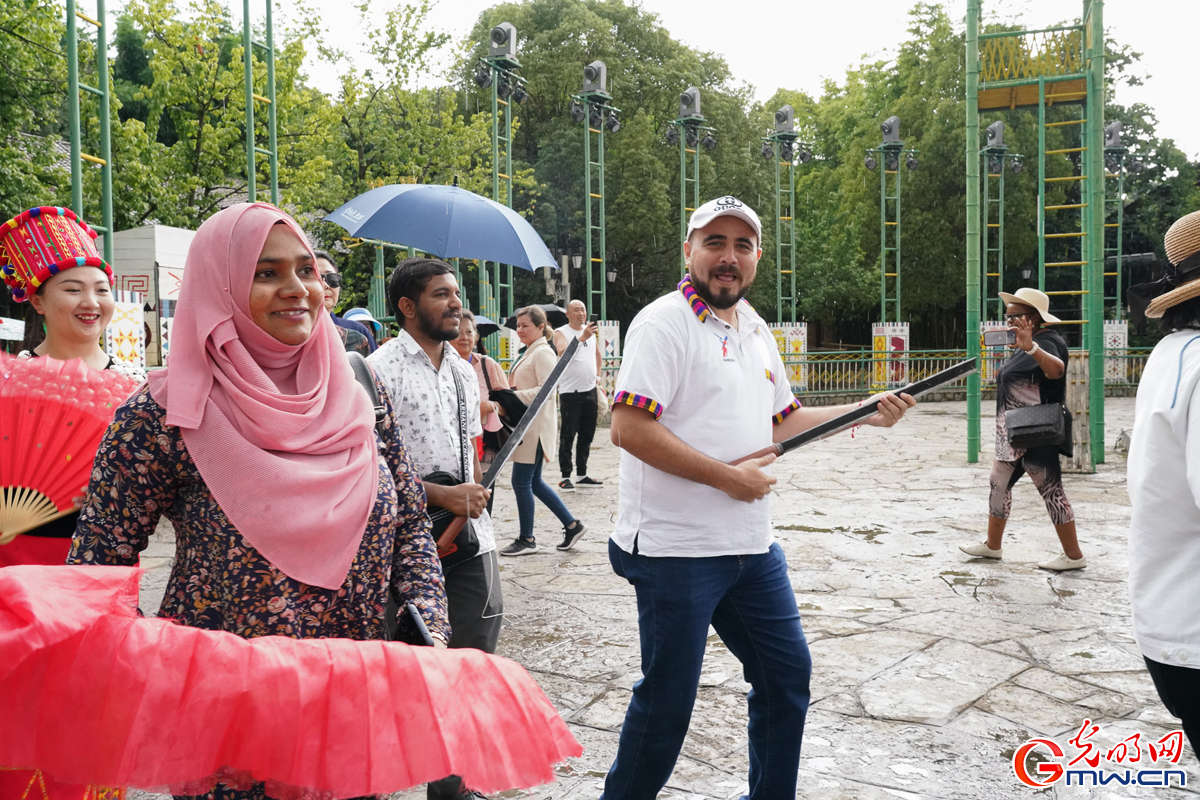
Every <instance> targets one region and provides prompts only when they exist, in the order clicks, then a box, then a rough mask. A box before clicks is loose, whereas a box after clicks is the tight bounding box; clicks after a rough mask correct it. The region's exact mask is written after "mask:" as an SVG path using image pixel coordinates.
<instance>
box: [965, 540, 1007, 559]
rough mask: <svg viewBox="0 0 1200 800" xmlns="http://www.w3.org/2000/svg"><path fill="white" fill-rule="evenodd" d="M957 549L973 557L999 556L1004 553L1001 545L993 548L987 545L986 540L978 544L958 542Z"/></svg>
mask: <svg viewBox="0 0 1200 800" xmlns="http://www.w3.org/2000/svg"><path fill="white" fill-rule="evenodd" d="M958 549H959V550H962V551H963V552H964V553H966V554H967V555H969V556H974V557H975V558H999V557H1000V556H1002V555H1004V548H1003V547H997V548H996V549H995V550H993V549H992V548H990V547H988V546H987V542H980V543H979V544H960V545H959V546H958Z"/></svg>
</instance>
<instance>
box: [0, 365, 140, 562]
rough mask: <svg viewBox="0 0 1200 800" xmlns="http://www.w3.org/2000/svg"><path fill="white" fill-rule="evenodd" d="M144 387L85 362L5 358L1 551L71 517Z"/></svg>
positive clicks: (0, 393) (0, 406)
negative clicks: (121, 413)
mask: <svg viewBox="0 0 1200 800" xmlns="http://www.w3.org/2000/svg"><path fill="white" fill-rule="evenodd" d="M137 386H138V381H137V380H136V379H134V378H130V377H128V376H125V375H121V374H119V373H117V372H115V371H113V370H96V369H92V368H91V367H89V366H87V365H86V364H85V363H83V361H82V360H80V359H75V360H73V361H58V360H55V359H53V358H29V359H17V358H13V357H11V356H6V355H2V354H0V545H2V544H7V543H8V542H10V541H12V540H13V539H14V538H16V537H17V536H18V535H19V534H21V533H24V532H25V531H27V530H31V529H33V528H36V527H38V526H39V525H44V524H46V523H47V522H50V521H51V520H53V519H55V518H57V517H61V516H65V515H66V514H69V513H71V511H73V510H74V506H73V503H72V501H73V499H74V498H75V497H77V496H79V494H81V492H80V489H81V487H84V486H86V485H87V483H88V478H89V476H90V474H91V471H92V460H93V459H94V458H95V456H96V448H97V447H99V445H100V439H101V437H102V436H103V435H104V431H105V429H106V428H107V427H108V424H109V423H110V422H112V418H113V414H115V413H116V410H117V406H119V405H120V404H121V403H122V402H123V401H124V400H125V399H126V398H127V397H129V395H131V394H132V393H133V390H134V389H136V388H137Z"/></svg>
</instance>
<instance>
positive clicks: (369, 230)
mask: <svg viewBox="0 0 1200 800" xmlns="http://www.w3.org/2000/svg"><path fill="white" fill-rule="evenodd" d="M325 220H326V221H327V222H332V223H334V224H335V225H340V226H341V227H343V228H345V229H346V231H347V232H348V233H349V234H350V235H351V236H359V237H361V238H364V239H379V240H381V241H384V242H392V243H394V244H401V245H405V246H408V247H414V248H416V249H417V250H420V251H422V252H425V253H433V254H434V255H437V256H441V257H442V258H476V259H479V260H480V261H496V262H498V263H501V264H512V265H513V266H517V267H523V268H524V269H528V270H534V269H537V268H538V267H557V266H558V265H557V264H555V263H554V256H552V255H551V254H550V251H549V250H548V249H547V248H546V244H545V242H543V241H542V239H541V237H540V236H538V233H537V231H535V230H534V229H533V226H532V225H530V224H529V223H528V222H526V221H525V219H524V218H523V217H522V216H521V215H520V214H518V213H517V212H515V211H513V210H512V209H511V208H508V207H507V206H503V205H501V204H499V203H497V202H495V201H493V200H489V199H487V198H486V197H480V196H479V195H477V194H475V193H474V192H468V191H467V190H466V189H460V188H458V187H457V186H435V185H432V184H424V183H406V184H401V185H398V186H380V187H379V188H378V189H372V190H371V191H369V192H366V193H365V194H360V195H359V196H358V197H356V198H354V199H353V200H351V201H350V202H349V203H346V204H345V205H344V206H342V207H341V208H339V209H338V210H336V211H334V212H333V213H332V214H330V215H329V216H327V217H325Z"/></svg>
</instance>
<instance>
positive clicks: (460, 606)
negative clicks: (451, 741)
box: [425, 550, 504, 800]
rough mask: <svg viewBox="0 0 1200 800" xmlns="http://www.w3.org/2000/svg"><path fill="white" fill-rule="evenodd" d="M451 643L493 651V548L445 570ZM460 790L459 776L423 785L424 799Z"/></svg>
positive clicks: (499, 604)
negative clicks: (424, 786)
mask: <svg viewBox="0 0 1200 800" xmlns="http://www.w3.org/2000/svg"><path fill="white" fill-rule="evenodd" d="M446 601H447V604H448V606H449V612H450V630H451V634H450V646H451V647H474V648H475V649H477V650H482V651H483V652H485V653H495V652H496V642H497V640H498V639H499V638H500V624H501V623H502V622H503V621H504V596H503V592H502V591H501V589H500V566H499V564H498V563H497V559H496V551H495V550H492V551H491V552H490V553H484V554H483V555H481V556H477V557H476V558H472V559H471V560H470V561H464V562H463V563H461V564H459V565H458V566H457V567H454V568H453V569H451V570H450V571H449V572H447V573H446ZM462 791H463V785H462V778H459V777H458V776H457V775H449V776H447V777H445V778H442V779H441V780H437V781H433V782H432V783H429V784H427V785H426V788H425V797H426V798H427V800H443V798H447V799H448V800H452V799H453V798H455V797H458V796H459V795H460V793H461V792H462Z"/></svg>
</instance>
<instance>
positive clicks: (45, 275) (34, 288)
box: [0, 206, 146, 567]
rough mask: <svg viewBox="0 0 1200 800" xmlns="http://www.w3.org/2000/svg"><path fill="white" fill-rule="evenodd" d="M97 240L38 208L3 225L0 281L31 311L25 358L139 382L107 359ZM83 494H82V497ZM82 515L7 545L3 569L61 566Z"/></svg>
mask: <svg viewBox="0 0 1200 800" xmlns="http://www.w3.org/2000/svg"><path fill="white" fill-rule="evenodd" d="M96 236H97V234H96V232H95V231H93V230H92V229H91V228H89V227H88V226H87V225H86V224H85V223H84V222H83V221H82V220H80V219H78V218H77V217H76V216H75V213H74V212H73V211H71V210H70V209H67V208H58V207H55V206H45V207H41V208H31V209H29V210H28V211H26V212H24V213H22V214H20V215H18V216H16V217H14V218H13V219H11V220H9V221H8V222H6V223H4V224H3V225H0V277H3V279H4V282H5V283H6V284H8V287H9V289H11V290H12V296H13V299H14V300H15V301H17V302H18V303H28V306H27V312H26V324H25V329H26V335H25V349H23V350H22V351H21V352H20V353H18V354H17V357H18V358H39V357H42V356H45V357H48V358H55V359H58V360H60V361H71V360H72V359H76V358H78V359H82V360H83V362H84V363H85V364H87V365H88V366H90V367H92V368H93V369H111V370H114V371H117V372H121V373H123V374H125V375H129V376H131V377H134V378H136V379H139V380H144V379H145V377H146V376H145V373H143V372H142V370H141V369H140V368H139V367H136V366H134V365H132V364H126V363H125V362H123V361H120V360H119V359H117V358H114V357H112V356H110V355H109V354H108V353H106V352H104V348H103V347H101V346H100V337H101V335H102V334H103V333H104V329H105V328H106V327H108V323H109V322H110V321H111V320H112V316H113V309H114V307H115V302H114V299H113V293H112V283H113V279H112V269H111V268H110V267H109V265H108V264H106V263H105V262H104V260H103V259H102V258H100V254H99V253H98V252H97V250H96V245H95V241H94V240H95V239H96ZM82 493H83V491H82V487H80V494H82ZM78 518H79V517H78V515H77V514H69V515H67V516H65V517H61V518H59V519H56V520H54V521H52V522H49V523H47V524H45V525H42V526H41V527H39V528H34V529H33V530H31V531H26V532H25V533H24V534H22V535H20V536H18V537H17V538H15V539H13V540H12V541H11V542H9V543H8V544H6V545H0V567H4V566H9V565H11V564H62V563H63V562H64V561H66V558H67V551H68V550H69V549H70V546H71V536H72V534H74V533H75V522H76V520H78Z"/></svg>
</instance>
